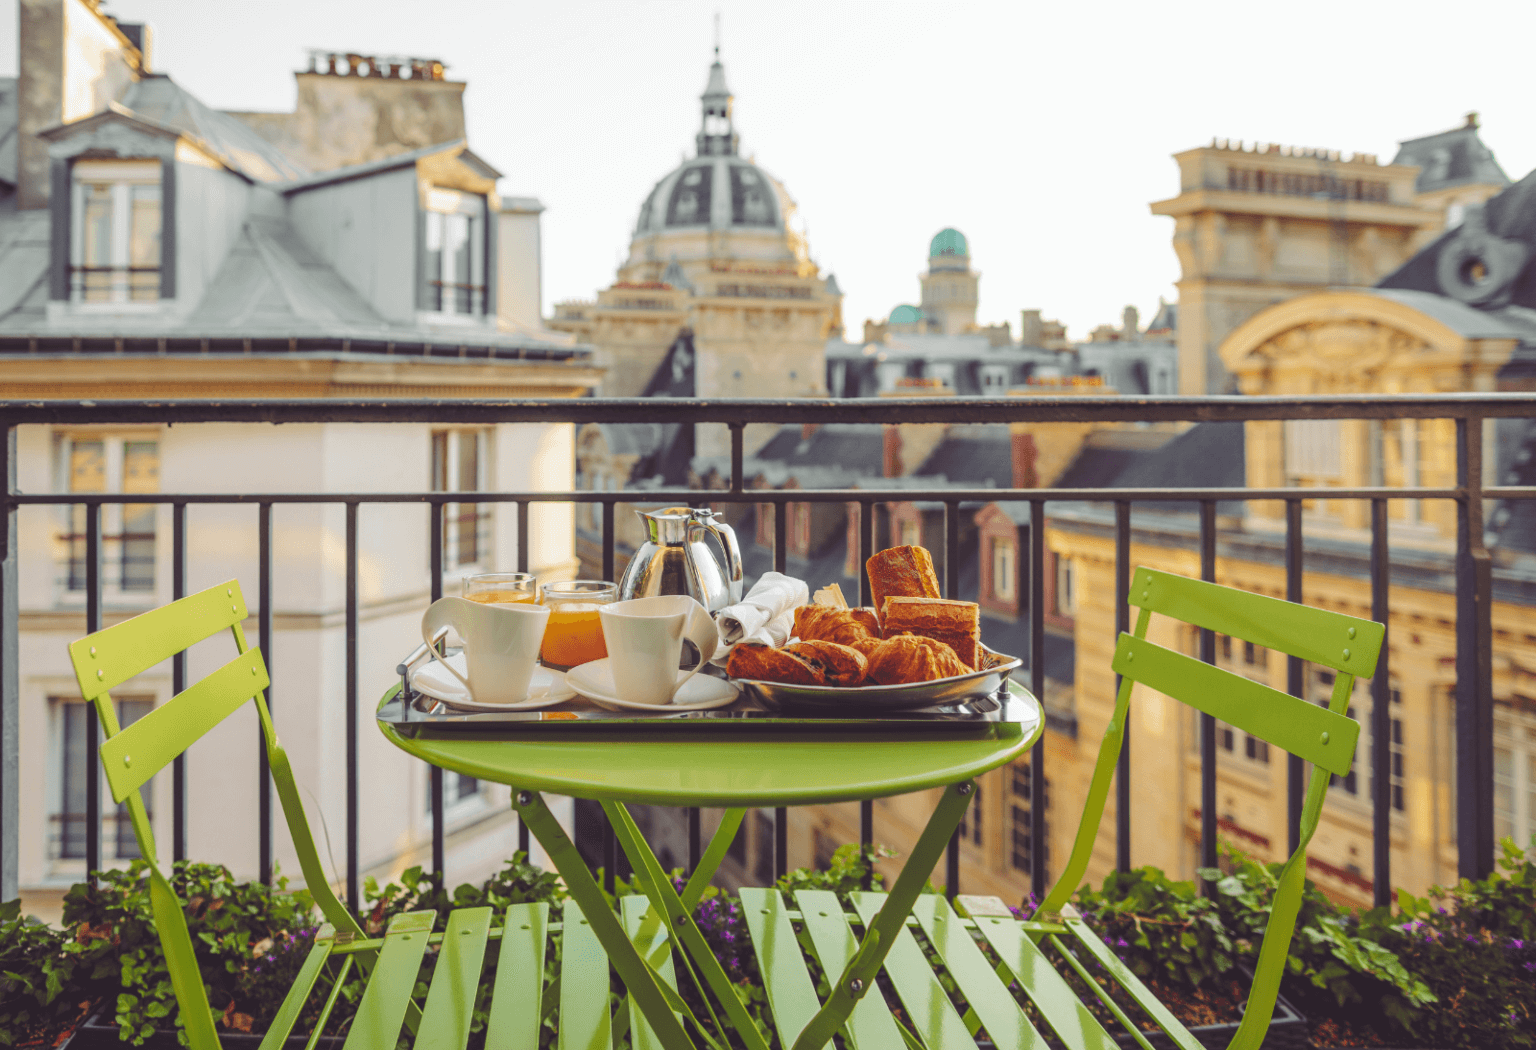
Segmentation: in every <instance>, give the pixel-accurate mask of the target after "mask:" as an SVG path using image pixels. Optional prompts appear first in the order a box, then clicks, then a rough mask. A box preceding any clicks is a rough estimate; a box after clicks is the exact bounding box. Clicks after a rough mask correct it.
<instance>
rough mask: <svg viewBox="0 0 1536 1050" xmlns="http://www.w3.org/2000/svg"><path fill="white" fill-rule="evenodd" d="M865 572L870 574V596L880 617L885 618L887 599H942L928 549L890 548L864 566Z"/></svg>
mask: <svg viewBox="0 0 1536 1050" xmlns="http://www.w3.org/2000/svg"><path fill="white" fill-rule="evenodd" d="M864 571H865V572H867V573H868V574H869V593H870V596H871V597H873V598H874V603H875V611H876V613H877V614H883V612H884V609H885V600H886V598H889V597H891V596H893V595H894V596H899V597H903V598H937V597H938V596H939V577H938V574H937V573H935V572H934V571H933V556H932V555H930V554H929V553H928V551H927V549H926V548H923V547H890V548H888V549H886V550H883V551H881V552H880V553H879V554H876V555H874V556H872V557H871V558H870V559H869V561H867V562H865V563H864Z"/></svg>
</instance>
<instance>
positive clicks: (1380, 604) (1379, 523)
mask: <svg viewBox="0 0 1536 1050" xmlns="http://www.w3.org/2000/svg"><path fill="white" fill-rule="evenodd" d="M1391 571H1392V569H1391V563H1390V562H1389V561H1388V558H1387V501H1386V500H1384V499H1373V500H1371V619H1373V620H1375V621H1376V622H1377V623H1381V624H1385V625H1386V627H1387V632H1386V634H1385V636H1383V638H1382V641H1381V656H1380V657H1378V658H1377V660H1376V675H1375V677H1373V678H1372V679H1371V818H1372V830H1371V845H1372V846H1373V847H1374V861H1373V868H1372V871H1371V881H1372V885H1373V887H1374V896H1375V901H1376V906H1377V907H1378V908H1379V907H1382V906H1383V905H1388V904H1391V903H1392V900H1393V893H1392V665H1391V653H1392V625H1391V623H1390V619H1391V611H1390V607H1389V605H1388V601H1387V599H1388V595H1389V590H1390V584H1391V579H1390V573H1391Z"/></svg>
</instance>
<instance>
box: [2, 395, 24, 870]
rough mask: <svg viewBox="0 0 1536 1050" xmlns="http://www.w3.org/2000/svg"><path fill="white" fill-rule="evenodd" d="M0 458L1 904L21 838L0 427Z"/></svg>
mask: <svg viewBox="0 0 1536 1050" xmlns="http://www.w3.org/2000/svg"><path fill="white" fill-rule="evenodd" d="M4 426H5V433H4V435H3V437H4V444H3V445H0V456H3V457H4V459H5V462H4V464H3V466H4V473H3V475H0V477H3V479H4V483H5V507H4V510H3V512H0V901H9V900H15V899H16V897H17V896H18V893H19V891H18V889H17V883H18V857H17V851H18V850H19V849H20V845H21V835H20V832H19V830H18V829H17V826H16V823H17V821H18V820H20V818H21V804H20V790H21V770H20V764H21V749H20V746H19V744H18V741H17V734H18V732H19V731H20V728H21V676H20V673H19V672H18V670H17V667H16V661H17V659H18V658H19V655H20V639H19V632H18V622H19V619H20V615H21V608H20V601H19V600H18V597H17V594H16V586H17V582H18V581H17V572H16V560H17V554H16V550H17V542H16V540H17V538H16V504H14V503H12V502H11V501H10V497H11V496H13V495H14V494H15V493H16V427H15V426H14V425H12V424H9V423H7V424H4Z"/></svg>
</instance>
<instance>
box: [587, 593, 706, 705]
mask: <svg viewBox="0 0 1536 1050" xmlns="http://www.w3.org/2000/svg"><path fill="white" fill-rule="evenodd" d="M597 615H598V616H599V617H600V618H601V619H602V623H603V640H604V642H605V643H606V644H607V646H608V661H609V666H610V667H611V668H612V669H613V684H614V688H615V690H616V691H617V693H618V696H619V699H621V700H628V701H630V702H631V703H636V704H670V703H671V702H672V697H673V695H674V694H676V693H677V691H678V690H679V689H681V688H682V686H683V683H684V682H686V681H688V679H690V678H692V677H693V676H694V675H696V674H698V673H699V670H700V669H701V668H702V667H703V666H704V665H705V664H707V663H708V662H709V658H710V657H711V656H714V655H715V648H716V647H717V646H718V645H719V644H720V635H719V632H718V631H716V630H715V621H714V620H713V619H712V618H711V617H710V615H709V611H708V610H707V609H705V608H704V606H702V605H700V604H699V603H698V602H697V601H695V600H694V599H692V598H690V597H689V596H688V595H686V594H662V595H657V596H656V597H653V598H634V599H631V600H630V601H627V602H614V603H613V604H612V605H604V606H602V607H601V608H599V609H598V610H597ZM684 638H687V639H688V640H689V641H690V642H692V643H693V644H694V645H695V646H696V647H697V648H698V650H699V662H698V663H697V664H695V665H694V666H693V668H692V669H691V670H690V671H689V672H688V673H687V674H686V675H685V676H683V677H682V678H681V679H679V678H678V676H677V671H678V665H679V664H680V663H681V662H682V657H683V639H684Z"/></svg>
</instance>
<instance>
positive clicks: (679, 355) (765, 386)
mask: <svg viewBox="0 0 1536 1050" xmlns="http://www.w3.org/2000/svg"><path fill="white" fill-rule="evenodd" d="M700 101H701V103H702V107H701V108H702V113H701V123H700V128H699V133H698V135H697V137H696V139H695V145H696V154H695V156H693V157H691V158H689V159H687V160H685V161H684V162H683V163H682V164H680V165H679V166H678V167H677V168H676V169H674V170H673V171H670V172H668V173H667V174H666V175H665V176H663V177H662V178H661V180H660V181H658V182H657V183H656V185H655V187H654V188H653V189H652V190H651V191H650V193H648V194H647V195H646V197H645V200H644V201H643V202H642V203H641V205H640V212H639V216H638V218H637V219H636V221H635V228H634V233H633V235H632V237H631V238H630V245H629V256H628V258H627V259H626V260H625V262H624V264H623V265H622V266H620V267H619V271H618V274H617V280H616V281H615V282H614V283H613V285H611V286H610V287H608V288H606V289H604V290H603V291H601V292H599V293H598V295H597V298H596V299H595V300H593V301H568V302H562V303H558V304H556V307H555V316H554V317H553V318H552V319H551V320H550V322H549V325H550V327H552V328H556V329H559V330H562V331H568V332H573V333H576V334H577V335H578V337H579V338H581V339H582V340H583V341H585V342H590V343H591V344H592V345H593V346H594V347H595V348H596V351H597V355H596V356H597V363H598V364H599V365H601V366H603V367H605V368H606V369H607V374H606V377H605V378H604V380H603V384H602V393H603V394H604V395H607V396H613V397H637V396H642V395H645V394H648V393H667V394H671V395H673V396H677V395H693V396H697V397H809V396H817V395H822V394H824V393H825V392H826V391H825V385H824V382H825V372H826V369H825V364H824V350H823V348H824V346H825V344H826V340H827V338H828V336H829V335H832V334H834V333H836V332H840V331H841V329H842V293H841V292H840V291H839V290H838V288H837V282H836V280H835V279H833V278H832V277H831V276H826V277H823V276H822V275H821V273H820V270H819V268H818V267H817V265H816V264H815V263H814V262H813V261H812V260H811V258H810V255H809V252H808V250H807V246H806V243H805V238H804V237H803V236H802V235H801V234H799V233H798V232H797V231H796V230H795V228H794V217H795V202H794V200H793V199H792V198H791V197H790V196H789V194H788V192H787V191H786V190H785V188H784V185H783V183H781V182H779V181H778V180H777V179H775V178H774V177H773V176H772V175H770V174H769V173H768V172H766V171H764V170H763V169H762V168H760V167H758V166H757V164H756V163H754V162H753V161H752V160H751V159H749V158H747V157H744V156H742V155H741V152H740V145H741V140H740V136H739V135H738V134H737V132H736V128H735V123H734V120H733V117H732V113H731V109H732V95H731V92H730V89H729V88H728V87H727V86H726V83H725V67H724V66H723V65H722V64H721V63H720V59H719V53H718V50H717V52H716V56H715V61H714V64H713V65H711V66H710V68H709V82H708V84H707V86H706V87H705V89H704V94H703V95H702V96H701V97H700ZM711 429H713V428H711ZM749 429H750V428H749ZM749 437H750V435H749ZM763 439H764V440H766V436H764V438H763ZM702 441H703V436H702V435H701V447H700V449H699V451H700V452H706V451H707V450H706V449H705V448H703V447H702ZM749 444H750V440H749Z"/></svg>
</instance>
